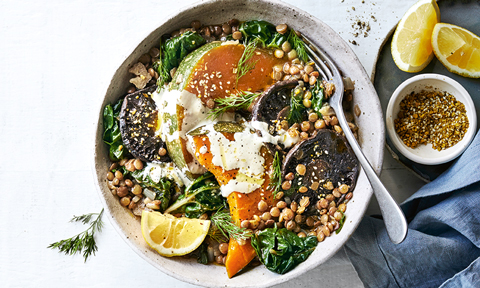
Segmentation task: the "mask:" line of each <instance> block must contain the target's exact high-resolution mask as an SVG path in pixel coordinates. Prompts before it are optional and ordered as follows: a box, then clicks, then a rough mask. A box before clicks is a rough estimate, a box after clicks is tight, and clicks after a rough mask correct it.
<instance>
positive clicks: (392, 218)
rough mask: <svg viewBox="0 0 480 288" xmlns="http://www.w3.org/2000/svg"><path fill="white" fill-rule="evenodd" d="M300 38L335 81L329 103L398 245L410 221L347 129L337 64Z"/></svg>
mask: <svg viewBox="0 0 480 288" xmlns="http://www.w3.org/2000/svg"><path fill="white" fill-rule="evenodd" d="M300 37H301V38H302V39H303V41H304V42H305V43H306V44H307V45H305V48H306V49H307V53H308V54H309V56H310V57H311V59H312V60H313V62H314V63H315V66H316V67H317V69H318V71H319V72H320V73H321V74H322V76H323V78H324V79H326V80H327V81H333V83H334V84H335V92H334V94H333V96H332V97H331V98H330V100H329V104H330V106H331V107H332V108H333V109H334V110H335V112H336V115H337V118H338V122H339V124H340V127H341V128H342V130H343V132H344V133H345V137H346V138H347V140H348V142H349V144H350V146H351V147H352V149H353V151H354V152H355V155H356V156H357V158H358V161H360V164H361V165H362V167H363V170H364V171H365V174H367V177H368V180H369V181H370V184H371V185H372V188H373V192H374V193H375V197H376V198H377V201H378V205H379V206H380V211H381V213H382V216H383V220H384V222H385V227H386V229H387V233H388V236H389V237H390V240H391V241H392V242H393V243H395V244H399V243H401V242H402V241H403V240H404V239H405V237H406V236H407V221H406V220H405V215H404V214H403V212H402V210H401V209H400V207H399V206H398V204H397V203H396V202H395V200H394V199H393V198H392V196H391V195H390V193H389V192H388V190H387V189H386V188H385V186H384V185H383V183H382V182H381V181H380V178H379V177H378V175H377V174H376V173H375V171H374V170H373V168H372V166H371V165H370V163H369V162H368V160H367V158H366V157H365V155H363V152H362V150H361V149H360V145H358V142H357V140H356V139H355V137H354V136H353V133H352V131H351V130H350V127H349V126H348V123H347V120H346V119H345V114H344V113H343V107H342V100H343V89H344V85H343V78H342V76H341V75H340V72H339V71H338V69H337V67H336V66H335V64H334V63H333V62H332V60H331V59H330V58H329V57H328V56H327V55H326V54H325V53H323V52H322V50H320V49H319V48H318V47H317V46H316V45H315V44H313V42H312V41H310V40H309V39H308V38H307V37H305V36H304V35H301V36H300Z"/></svg>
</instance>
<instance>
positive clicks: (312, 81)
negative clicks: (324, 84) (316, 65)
mask: <svg viewBox="0 0 480 288" xmlns="http://www.w3.org/2000/svg"><path fill="white" fill-rule="evenodd" d="M312 74H313V73H312ZM316 82H317V77H315V76H313V75H310V79H308V84H310V85H315V83H316Z"/></svg>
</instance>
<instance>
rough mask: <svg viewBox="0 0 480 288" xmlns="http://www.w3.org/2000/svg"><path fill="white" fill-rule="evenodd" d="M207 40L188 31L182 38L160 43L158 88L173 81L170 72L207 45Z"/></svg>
mask: <svg viewBox="0 0 480 288" xmlns="http://www.w3.org/2000/svg"><path fill="white" fill-rule="evenodd" d="M205 42H206V40H205V39H204V38H203V37H202V36H200V35H199V34H198V33H195V32H191V31H187V32H185V33H183V34H182V35H180V36H177V37H174V38H172V39H168V40H165V41H163V43H160V48H161V49H160V51H161V53H160V59H159V61H158V62H157V63H156V67H157V71H158V74H159V75H160V77H159V80H158V81H159V82H157V84H158V86H163V84H164V83H166V82H169V81H170V80H172V77H171V76H170V70H172V69H173V68H175V67H178V65H180V62H182V60H183V58H185V57H186V56H187V55H188V53H190V52H192V51H193V50H195V49H197V48H198V47H200V46H202V45H203V44H205Z"/></svg>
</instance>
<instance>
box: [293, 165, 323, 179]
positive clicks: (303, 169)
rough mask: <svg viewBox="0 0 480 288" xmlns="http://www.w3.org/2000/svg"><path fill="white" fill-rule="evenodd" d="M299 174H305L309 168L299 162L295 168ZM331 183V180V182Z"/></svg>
mask: <svg viewBox="0 0 480 288" xmlns="http://www.w3.org/2000/svg"><path fill="white" fill-rule="evenodd" d="M295 170H296V171H297V173H298V174H300V175H302V176H303V175H305V172H306V171H307V168H306V167H305V165H303V164H298V165H297V167H296V168H295ZM330 183H331V182H330Z"/></svg>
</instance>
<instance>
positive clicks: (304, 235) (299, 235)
mask: <svg viewBox="0 0 480 288" xmlns="http://www.w3.org/2000/svg"><path fill="white" fill-rule="evenodd" d="M297 236H298V237H300V238H305V237H307V234H305V232H299V233H298V234H297Z"/></svg>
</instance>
